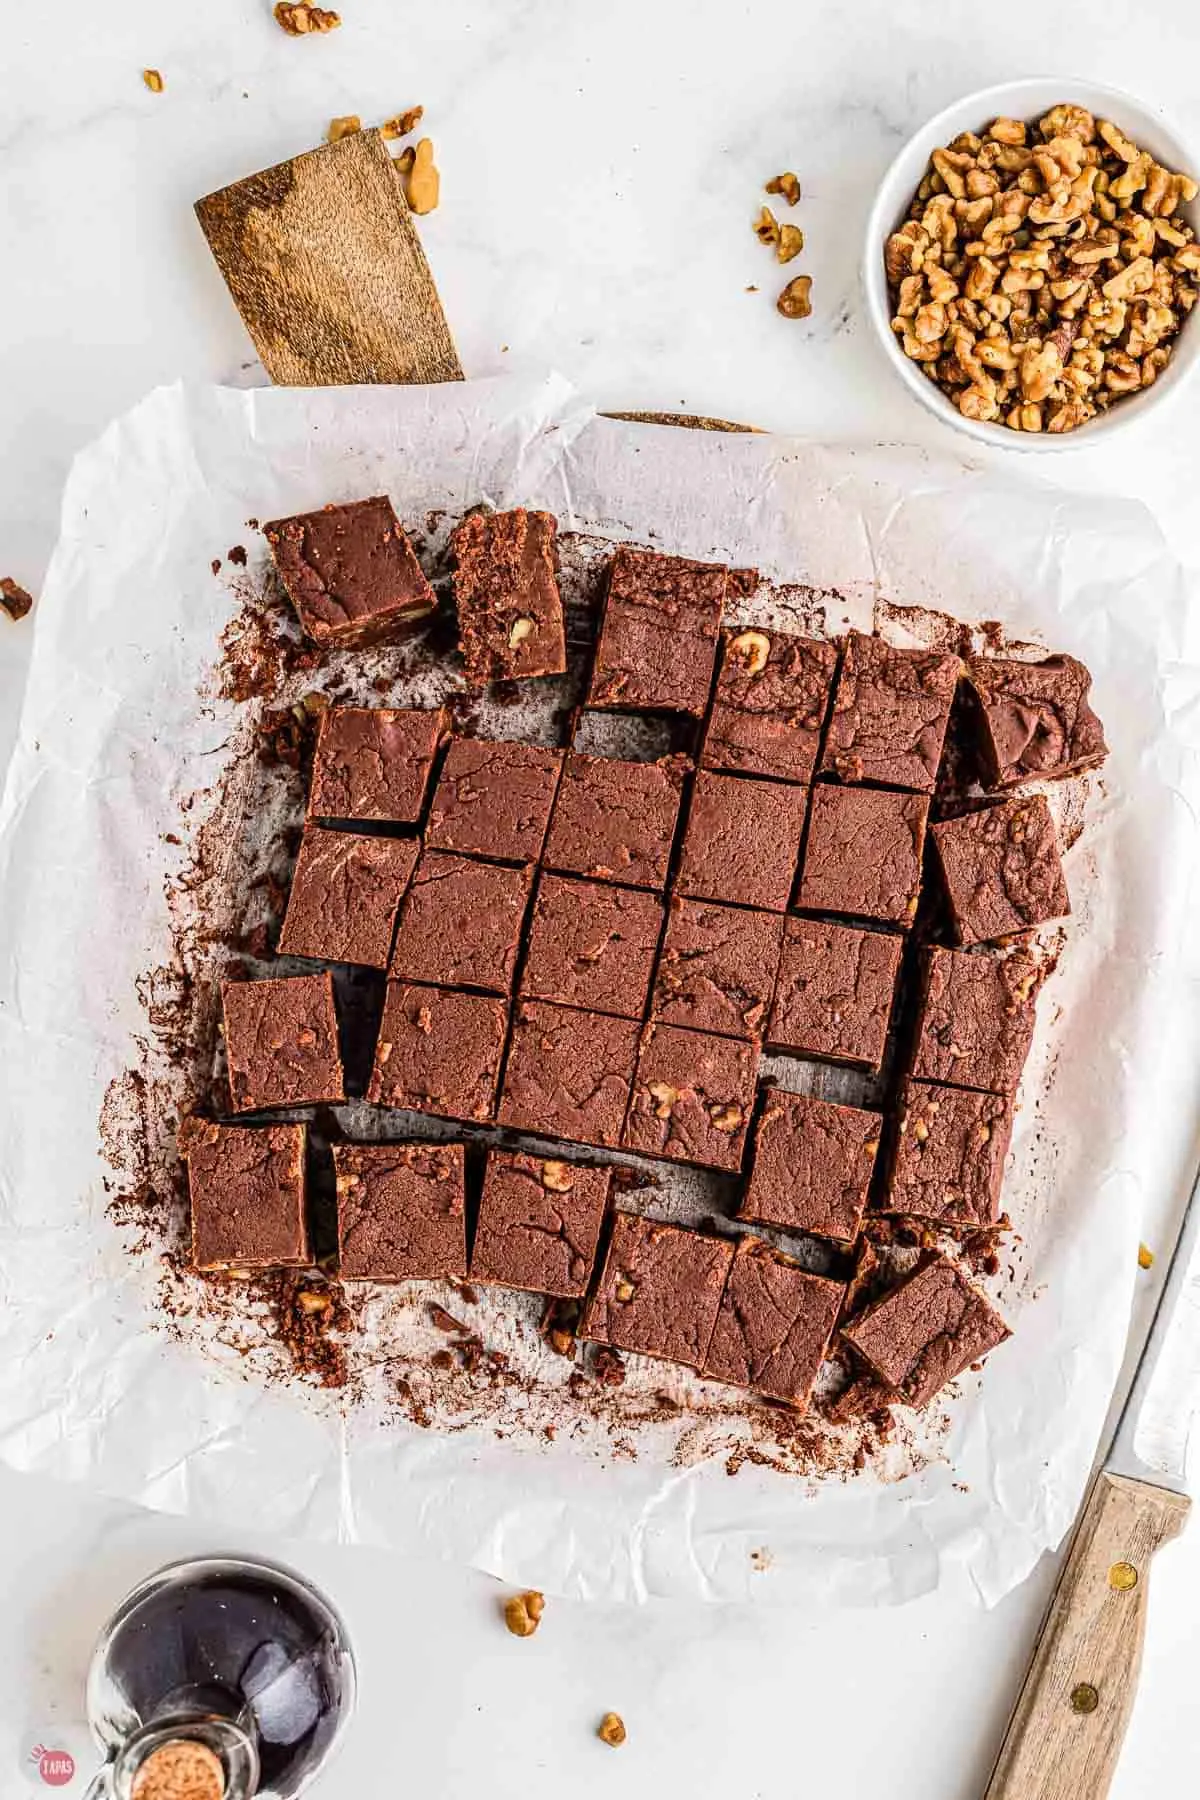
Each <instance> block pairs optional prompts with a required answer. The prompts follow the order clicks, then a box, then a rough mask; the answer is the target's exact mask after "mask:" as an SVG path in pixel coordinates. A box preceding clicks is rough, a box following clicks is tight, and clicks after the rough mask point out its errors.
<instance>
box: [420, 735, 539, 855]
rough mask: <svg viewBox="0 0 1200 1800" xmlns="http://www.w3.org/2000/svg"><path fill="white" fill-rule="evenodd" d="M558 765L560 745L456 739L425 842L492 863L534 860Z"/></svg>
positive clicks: (436, 791) (436, 793) (435, 797)
mask: <svg viewBox="0 0 1200 1800" xmlns="http://www.w3.org/2000/svg"><path fill="white" fill-rule="evenodd" d="M562 764H563V752H562V751H561V750H547V749H543V748H542V747H541V746H540V745H539V744H516V743H508V742H504V741H499V740H493V739H489V738H455V739H454V741H453V743H452V744H451V745H450V748H449V750H448V751H447V752H446V760H445V762H444V763H443V764H442V772H441V774H440V775H439V777H438V784H437V787H436V788H435V789H434V795H433V802H432V804H431V806H430V808H429V823H428V825H427V826H426V829H425V842H426V843H427V844H429V845H431V846H432V847H433V848H434V849H437V850H458V851H460V852H461V853H463V854H464V855H467V856H483V857H488V858H490V859H491V860H492V861H495V862H521V863H532V862H536V861H537V860H538V858H539V856H540V855H541V854H542V845H543V844H544V843H545V841H546V827H547V825H548V824H549V823H550V808H551V807H552V806H553V804H554V794H555V790H556V788H557V787H558V778H559V775H560V774H561V772H562Z"/></svg>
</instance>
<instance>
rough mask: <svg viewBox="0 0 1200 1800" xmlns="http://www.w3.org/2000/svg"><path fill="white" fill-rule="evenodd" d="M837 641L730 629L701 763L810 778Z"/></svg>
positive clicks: (736, 770) (781, 778)
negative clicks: (829, 641)
mask: <svg viewBox="0 0 1200 1800" xmlns="http://www.w3.org/2000/svg"><path fill="white" fill-rule="evenodd" d="M836 667H837V646H836V645H835V644H829V643H824V642H822V641H821V640H820V639H818V638H802V637H790V636H788V634H787V633H786V632H782V631H759V630H757V629H755V630H747V631H727V632H725V634H724V654H723V656H722V659H721V672H720V674H719V675H718V677H717V691H716V696H715V698H714V700H713V707H712V712H711V714H710V716H709V721H708V730H707V732H706V734H705V739H704V749H703V752H702V754H701V757H700V761H701V763H702V765H703V766H704V768H706V769H723V770H729V771H733V772H734V773H736V774H741V775H771V776H774V778H775V779H776V780H777V781H800V782H806V783H807V782H809V781H811V780H812V777H813V770H814V769H815V768H816V762H817V751H818V750H819V748H820V744H821V730H822V727H823V726H824V723H825V715H826V713H827V712H828V710H829V692H830V689H831V687H832V686H833V674H834V670H835V669H836Z"/></svg>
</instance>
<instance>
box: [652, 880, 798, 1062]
mask: <svg viewBox="0 0 1200 1800" xmlns="http://www.w3.org/2000/svg"><path fill="white" fill-rule="evenodd" d="M782 945H783V920H782V919H781V918H780V916H779V914H778V913H768V912H752V911H751V910H750V908H748V907H744V906H719V905H718V904H717V903H716V902H715V901H712V900H685V899H682V898H681V897H680V896H679V895H676V897H675V898H674V899H673V900H672V901H671V908H670V912H669V914H668V917H667V935H666V939H665V941H664V943H663V949H662V955H661V957H660V958H659V962H658V981H657V983H656V985H655V989H654V1006H653V1012H654V1017H655V1018H656V1019H661V1020H662V1022H663V1024H664V1025H684V1026H687V1027H688V1028H689V1029H690V1030H692V1031H715V1032H718V1033H720V1034H721V1035H722V1036H724V1037H736V1038H748V1039H750V1040H751V1041H752V1042H758V1040H759V1039H761V1037H762V1034H763V1031H764V1029H765V1026H766V1021H767V1011H768V1008H769V1007H770V1004H771V996H772V994H774V992H775V976H776V972H777V970H778V968H779V952H780V949H781V947H782Z"/></svg>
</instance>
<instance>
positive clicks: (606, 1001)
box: [521, 875, 663, 1020]
mask: <svg viewBox="0 0 1200 1800" xmlns="http://www.w3.org/2000/svg"><path fill="white" fill-rule="evenodd" d="M662 919H663V906H662V901H661V900H660V899H659V898H658V896H657V894H647V893H643V892H642V891H641V890H640V889H639V888H626V887H614V886H610V885H609V884H608V883H607V882H599V881H573V880H568V879H567V878H565V877H564V876H561V875H543V876H542V878H541V882H540V883H539V885H538V893H537V899H536V901H535V902H534V908H533V919H532V923H531V925H530V930H529V945H528V949H527V952H526V957H525V970H524V974H523V976H522V979H521V992H522V994H523V995H524V996H525V997H526V998H528V999H531V1000H552V1001H554V1003H555V1004H556V1005H558V1006H576V1007H579V1008H581V1009H582V1010H584V1011H592V1012H602V1013H614V1014H616V1015H617V1016H618V1017H619V1018H625V1019H638V1020H640V1019H641V1018H642V1016H643V1014H644V1013H645V1010H646V996H647V994H648V993H649V991H650V977H651V975H652V974H653V973H654V957H655V953H656V951H657V949H658V940H659V937H660V935H661V932H662Z"/></svg>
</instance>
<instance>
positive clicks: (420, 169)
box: [406, 138, 441, 213]
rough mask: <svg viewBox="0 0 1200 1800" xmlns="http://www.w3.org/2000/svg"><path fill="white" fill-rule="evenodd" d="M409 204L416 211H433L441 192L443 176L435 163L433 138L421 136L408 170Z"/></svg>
mask: <svg viewBox="0 0 1200 1800" xmlns="http://www.w3.org/2000/svg"><path fill="white" fill-rule="evenodd" d="M406 191H407V193H408V204H409V206H410V208H411V209H412V211H413V212H415V213H431V212H432V211H433V209H434V207H435V206H436V205H437V203H438V198H439V196H440V193H441V176H440V175H439V174H438V172H437V169H436V168H435V167H434V163H433V140H432V138H421V140H420V141H419V143H418V144H417V146H416V148H415V150H414V151H413V160H412V163H411V165H410V167H409V171H408V185H407V190H406Z"/></svg>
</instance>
